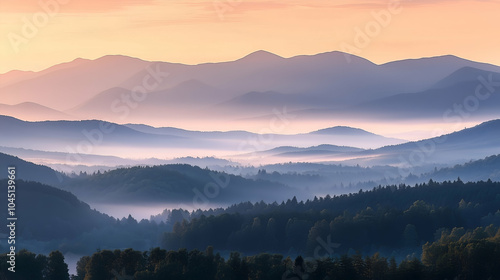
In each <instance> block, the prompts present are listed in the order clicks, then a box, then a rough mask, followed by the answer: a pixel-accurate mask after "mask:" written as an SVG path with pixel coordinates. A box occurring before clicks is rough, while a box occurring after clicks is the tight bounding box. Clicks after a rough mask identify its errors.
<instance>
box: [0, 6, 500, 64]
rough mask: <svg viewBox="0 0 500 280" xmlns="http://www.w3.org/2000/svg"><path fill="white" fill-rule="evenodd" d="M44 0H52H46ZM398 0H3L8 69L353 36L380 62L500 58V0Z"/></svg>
mask: <svg viewBox="0 0 500 280" xmlns="http://www.w3.org/2000/svg"><path fill="white" fill-rule="evenodd" d="M40 3H47V4H49V3H50V4H51V5H48V8H44V7H42V5H41V4H40ZM54 3H56V5H54ZM390 4H391V2H390V1H381V0H372V1H369V2H368V1H367V0H350V1H346V0H336V1H332V0H282V1H278V0H274V1H273V0H271V1H259V0H253V1H247V0H227V1H226V0H215V1H212V0H208V1H206V0H196V1H192V0H182V1H177V0H143V1H140V0H106V1H103V0H85V1H83V0H59V2H58V1H57V0H40V1H36V0H34V1H28V0H19V1H15V0H0V34H1V35H2V37H1V38H2V40H1V43H0V61H1V63H0V73H4V72H7V71H10V70H13V69H19V70H35V71H36V70H41V69H44V68H47V67H49V66H51V65H54V64H57V63H60V62H65V61H70V60H73V59H75V58H77V57H83V58H89V59H95V58H98V57H101V56H104V55H107V54H123V55H128V56H133V57H139V58H142V59H146V60H162V61H169V62H181V63H188V64H197V63H202V62H217V61H227V60H234V59H237V58H240V57H242V56H244V55H246V54H248V53H250V52H253V51H255V50H259V49H264V50H268V51H271V52H273V53H276V54H278V55H281V56H284V57H290V56H294V55H299V54H316V53H320V52H327V51H333V50H343V46H346V45H350V46H354V47H357V49H356V50H352V49H351V50H349V49H348V50H349V51H350V52H353V53H354V54H357V55H359V56H362V57H365V58H367V59H369V60H371V61H373V62H375V63H383V62H387V61H392V60H398V59H404V58H418V57H426V56H435V55H443V54H454V55H457V56H460V57H463V58H467V59H471V60H475V61H482V62H489V63H493V64H497V65H500V51H499V46H500V36H498V32H499V30H500V21H499V20H498V15H499V12H500V1H499V0H476V1H469V0H464V1H460V0H412V1H399V2H396V4H397V5H399V6H400V8H399V9H396V10H389V8H388V7H389V5H390ZM52 11H54V12H52ZM380 11H385V12H382V13H385V14H386V15H387V13H390V14H391V18H390V20H389V21H387V22H384V25H385V26H381V25H378V26H380V29H379V30H377V29H373V28H376V26H375V25H373V24H374V16H373V13H380ZM48 13H50V14H48ZM386 19H387V18H386ZM33 27H34V28H33ZM366 27H372V29H371V31H372V33H371V37H370V42H369V43H366V42H365V43H366V44H364V45H359V44H358V45H356V44H355V40H354V37H355V34H356V31H355V30H356V28H359V29H362V30H365V28H366ZM344 50H345V49H344Z"/></svg>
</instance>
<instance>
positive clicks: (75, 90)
mask: <svg viewBox="0 0 500 280" xmlns="http://www.w3.org/2000/svg"><path fill="white" fill-rule="evenodd" d="M346 56H348V57H349V58H350V59H349V60H347V59H346ZM498 73H500V67H498V66H495V65H491V64H486V63H478V62H474V61H469V60H466V59H462V58H459V57H456V56H451V55H447V56H439V57H431V58H421V59H408V60H401V61H394V62H390V63H386V64H381V65H377V64H374V63H372V62H370V61H368V60H366V59H363V58H361V57H357V56H353V55H348V54H345V53H341V52H336V51H334V52H327V53H321V54H317V55H301V56H295V57H290V58H283V57H280V56H277V55H275V54H272V53H269V52H266V51H257V52H254V53H251V54H249V55H247V56H245V57H243V58H241V59H238V60H235V61H229V62H222V63H204V64H198V65H185V64H178V63H168V62H150V61H144V60H140V59H137V58H131V57H126V56H105V57H101V58H99V59H95V60H87V59H76V60H74V61H71V62H67V63H63V64H59V65H56V66H53V67H51V68H48V69H45V70H43V71H40V72H24V71H12V72H8V73H5V74H1V75H0V80H1V82H0V97H1V98H2V102H3V103H4V105H3V107H2V106H0V110H2V112H0V113H2V114H6V115H12V116H14V117H18V118H21V119H25V120H56V119H65V120H71V119H73V120H80V119H100V120H105V121H110V122H118V123H143V124H149V125H155V126H162V127H164V126H172V125H175V126H179V127H187V126H186V125H185V124H186V123H189V125H190V126H191V127H198V128H199V127H211V128H215V127H226V128H227V129H234V128H236V127H240V128H241V127H245V125H248V126H249V127H250V125H249V124H248V123H252V122H256V121H257V122H258V123H259V125H258V126H257V127H260V128H262V127H267V126H268V123H269V118H272V116H273V114H275V112H276V110H277V111H280V112H281V111H282V110H284V108H286V110H287V111H288V112H293V114H294V115H296V117H297V118H296V119H297V120H295V121H294V122H293V123H294V124H298V123H300V122H305V121H310V120H317V119H318V118H319V117H321V118H323V119H336V118H338V117H340V116H344V117H349V118H353V119H364V120H369V121H374V120H377V119H387V118H389V117H395V116H396V117H401V118H412V119H431V118H434V119H435V118H442V115H443V113H444V112H446V110H448V109H449V108H450V107H451V108H453V105H454V103H457V104H463V103H464V102H472V101H470V100H469V101H467V97H468V96H471V95H472V96H473V95H474V93H475V89H476V87H477V86H479V85H481V84H485V83H484V81H490V83H489V87H488V86H487V85H485V87H487V88H485V90H489V91H492V92H493V91H494V90H496V87H498V82H497V81H498V77H499V75H500V74H498ZM480 77H482V78H480ZM486 93H487V92H483V95H485V94H486ZM480 101H481V102H480V103H481V104H480V106H479V108H477V109H476V110H474V112H473V113H474V116H475V117H478V118H479V117H481V118H482V120H485V116H486V115H487V116H490V115H492V114H493V115H495V114H496V111H497V108H498V106H499V104H498V102H499V101H498V97H497V95H491V94H490V96H489V97H488V98H487V102H486V101H485V100H480ZM33 103H35V104H38V105H40V106H35V104H33ZM471 104H472V103H471ZM6 105H10V106H17V109H18V110H15V109H16V108H15V107H14V108H11V107H7V106H6ZM469 105H470V104H469ZM471 106H475V105H474V104H472V105H471ZM3 112H6V113H3ZM193 122H194V123H195V124H193ZM253 127H255V126H253ZM219 129H220V128H219Z"/></svg>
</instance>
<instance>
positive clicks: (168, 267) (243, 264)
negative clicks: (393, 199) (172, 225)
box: [0, 226, 500, 280]
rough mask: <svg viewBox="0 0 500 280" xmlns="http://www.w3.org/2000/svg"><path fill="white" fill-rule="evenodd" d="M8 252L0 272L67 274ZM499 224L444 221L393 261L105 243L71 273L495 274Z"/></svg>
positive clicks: (262, 277) (265, 277) (190, 279)
mask: <svg viewBox="0 0 500 280" xmlns="http://www.w3.org/2000/svg"><path fill="white" fill-rule="evenodd" d="M6 261H7V255H6V254H3V255H0V267H1V269H2V271H1V273H0V279H2V280H3V279H7V280H11V279H13V280H14V279H29V280H44V279H47V280H68V279H70V278H69V275H68V266H67V265H66V264H65V263H64V257H63V255H62V254H61V253H60V252H59V251H55V252H52V253H50V254H49V256H48V257H46V256H44V255H36V254H34V253H31V252H28V251H25V250H22V251H20V252H19V253H18V255H17V265H16V273H15V274H12V273H8V272H7V267H6ZM499 261H500V229H499V228H496V227H494V226H488V227H486V228H483V227H478V228H476V229H474V230H464V229H463V228H453V229H451V230H446V229H444V230H443V231H442V233H441V238H440V239H439V240H437V241H436V242H434V243H427V244H425V245H424V246H423V253H422V259H421V260H420V259H418V258H415V257H407V258H406V259H404V260H402V261H401V262H399V264H398V262H397V261H396V260H395V259H394V258H393V257H391V258H387V257H383V256H381V255H380V254H379V253H375V254H374V255H372V256H362V255H361V254H354V255H343V256H339V257H335V258H320V259H313V258H305V259H303V258H302V257H300V256H299V257H297V258H296V259H295V261H293V260H292V259H291V258H290V257H287V258H284V257H283V256H282V255H279V254H268V253H261V254H257V255H254V256H242V255H241V254H240V253H238V252H232V253H230V254H229V256H228V258H227V259H225V258H223V257H222V256H221V255H220V254H219V253H215V254H214V248H212V247H208V248H207V249H206V250H205V251H204V252H201V251H198V250H193V251H187V250H186V249H181V250H178V251H167V250H164V249H160V248H154V249H151V250H150V251H146V252H140V251H135V250H133V249H126V250H114V251H110V250H102V251H98V252H96V253H94V254H93V255H92V256H85V257H82V258H81V259H80V261H79V262H78V263H77V268H76V271H77V275H73V276H72V277H71V279H72V280H101V279H102V280H109V279H119V280H132V279H134V280H156V279H158V280H160V279H177V280H198V279H205V280H272V279H285V280H286V279H289V280H291V279H294V280H297V279H299V280H300V279H339V280H340V279H353V280H441V279H457V280H460V279H500V266H499V265H498V264H499Z"/></svg>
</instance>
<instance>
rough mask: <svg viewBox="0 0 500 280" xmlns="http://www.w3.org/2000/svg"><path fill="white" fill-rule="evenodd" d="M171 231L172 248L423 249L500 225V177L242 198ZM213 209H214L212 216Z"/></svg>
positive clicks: (285, 250)
mask: <svg viewBox="0 0 500 280" xmlns="http://www.w3.org/2000/svg"><path fill="white" fill-rule="evenodd" d="M180 214H182V213H179V211H174V212H173V213H172V214H171V216H172V218H174V219H178V220H177V223H176V224H175V225H174V227H173V232H172V233H167V234H165V237H164V243H163V245H164V246H165V247H166V248H168V249H178V248H188V249H200V250H201V249H203V248H205V247H206V246H208V245H213V246H214V247H215V248H216V249H217V250H229V249H232V250H234V249H236V250H240V251H243V252H261V251H268V250H271V251H274V252H282V253H304V254H311V255H312V253H313V252H314V250H315V248H316V247H317V246H318V241H317V240H318V238H320V240H323V241H324V242H326V241H327V240H331V242H332V243H335V244H340V245H339V248H338V249H335V251H336V252H338V253H347V252H349V251H350V250H360V251H363V252H371V251H373V250H387V251H389V252H390V251H391V250H396V249H400V248H412V249H413V250H418V248H419V247H420V246H421V245H422V244H424V243H425V242H429V241H434V240H435V239H436V237H437V238H439V237H440V236H441V233H442V232H444V231H446V230H451V229H452V228H455V227H463V228H464V229H471V228H475V227H478V226H488V225H490V224H494V225H496V226H499V225H500V183H497V182H492V181H487V182H477V183H463V182H462V181H460V180H457V181H455V182H444V183H435V182H432V181H430V182H429V183H426V184H420V185H417V186H414V187H409V186H406V185H400V186H388V187H379V188H376V189H374V190H372V191H368V192H361V191H360V192H359V193H357V194H350V195H341V196H334V197H329V196H327V197H325V198H319V199H314V200H313V201H307V202H298V201H297V200H296V199H292V200H289V201H287V202H285V203H281V204H266V203H256V204H251V203H242V204H238V205H234V206H232V207H230V208H228V209H226V210H222V209H218V210H212V211H205V212H202V211H198V212H195V213H193V214H192V215H191V216H192V217H191V221H190V222H186V221H183V222H179V220H181V219H182V218H183V217H186V216H185V215H180ZM210 214H215V215H213V216H209V215H210Z"/></svg>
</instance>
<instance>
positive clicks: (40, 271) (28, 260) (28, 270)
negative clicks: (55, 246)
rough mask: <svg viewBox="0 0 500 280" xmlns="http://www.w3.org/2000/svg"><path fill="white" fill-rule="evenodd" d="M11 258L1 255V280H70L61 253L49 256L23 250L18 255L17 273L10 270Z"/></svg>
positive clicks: (56, 252)
mask: <svg viewBox="0 0 500 280" xmlns="http://www.w3.org/2000/svg"><path fill="white" fill-rule="evenodd" d="M9 258H10V257H9V256H7V255H6V254H3V255H0V279H1V280H4V279H5V280H45V279H46V280H69V279H70V276H69V273H68V265H67V264H66V263H65V262H64V256H63V254H62V253H61V252H59V251H53V252H51V253H50V254H49V255H48V256H45V255H41V254H39V255H37V254H35V253H32V252H29V251H26V250H21V251H19V252H18V253H17V254H16V265H15V272H11V271H9V270H8V268H9V267H10V265H9V263H7V261H8V260H9Z"/></svg>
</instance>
